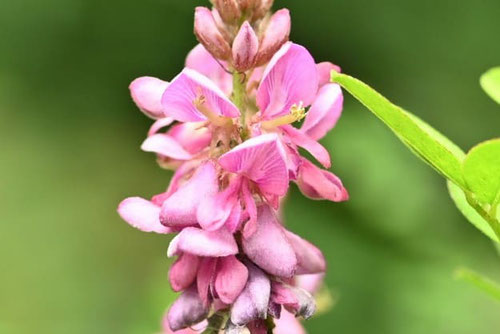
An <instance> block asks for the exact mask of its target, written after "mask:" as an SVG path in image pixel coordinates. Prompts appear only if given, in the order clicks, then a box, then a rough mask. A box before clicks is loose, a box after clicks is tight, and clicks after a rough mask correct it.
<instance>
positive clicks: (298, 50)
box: [257, 42, 318, 120]
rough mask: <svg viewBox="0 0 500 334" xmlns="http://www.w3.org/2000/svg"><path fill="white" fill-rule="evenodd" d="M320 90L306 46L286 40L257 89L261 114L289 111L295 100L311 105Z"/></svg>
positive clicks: (313, 64)
mask: <svg viewBox="0 0 500 334" xmlns="http://www.w3.org/2000/svg"><path fill="white" fill-rule="evenodd" d="M317 91H318V73H317V71H316V64H315V63H314V59H313V57H312V56H311V54H310V53H309V51H307V49H305V48H304V47H303V46H300V45H298V44H293V43H290V42H289V43H286V44H285V45H283V47H282V48H281V49H280V50H279V51H278V52H277V53H276V54H275V55H274V56H273V58H272V59H271V61H270V63H269V65H268V66H267V68H266V71H265V72H264V78H263V79H262V82H261V84H260V86H259V89H258V91H257V105H258V107H259V109H260V110H261V111H262V118H263V119H265V120H267V119H272V118H275V117H278V116H283V115H286V114H288V113H290V109H291V107H292V106H293V105H294V104H297V105H299V104H300V103H302V104H303V105H304V106H309V105H310V104H311V103H312V102H313V100H314V97H315V96H316V93H317Z"/></svg>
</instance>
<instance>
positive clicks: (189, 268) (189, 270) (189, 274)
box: [168, 253, 200, 292]
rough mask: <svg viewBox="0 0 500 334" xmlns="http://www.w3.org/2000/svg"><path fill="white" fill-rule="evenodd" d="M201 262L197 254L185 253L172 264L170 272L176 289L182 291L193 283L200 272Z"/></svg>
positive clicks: (171, 282) (170, 277)
mask: <svg viewBox="0 0 500 334" xmlns="http://www.w3.org/2000/svg"><path fill="white" fill-rule="evenodd" d="M199 262H200V260H199V258H198V257H197V256H194V255H191V254H188V253H183V254H181V255H179V258H178V259H177V260H176V261H175V262H174V264H172V266H171V267H170V271H169V273H168V277H169V281H170V285H171V286H172V290H174V291H177V292H178V291H182V290H185V289H187V288H188V287H190V286H191V284H193V282H194V280H195V279H196V274H197V272H198V263H199Z"/></svg>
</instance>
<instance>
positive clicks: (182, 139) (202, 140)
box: [167, 123, 212, 154]
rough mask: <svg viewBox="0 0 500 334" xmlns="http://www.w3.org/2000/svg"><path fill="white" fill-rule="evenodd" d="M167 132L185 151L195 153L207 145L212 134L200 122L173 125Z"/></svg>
mask: <svg viewBox="0 0 500 334" xmlns="http://www.w3.org/2000/svg"><path fill="white" fill-rule="evenodd" d="M167 134H168V135H169V136H171V137H172V138H174V139H175V140H176V141H177V142H178V143H179V144H180V145H181V146H182V147H183V148H184V149H185V150H186V151H188V152H189V153H191V154H196V153H199V152H200V151H202V150H203V149H205V148H206V147H208V145H210V141H211V139H212V134H211V132H210V131H209V130H208V128H207V127H205V126H202V123H181V124H177V125H174V126H172V127H171V128H170V130H168V132H167Z"/></svg>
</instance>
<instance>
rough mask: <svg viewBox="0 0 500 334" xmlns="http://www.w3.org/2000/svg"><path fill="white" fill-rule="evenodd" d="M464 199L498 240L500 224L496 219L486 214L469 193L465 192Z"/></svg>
mask: <svg viewBox="0 0 500 334" xmlns="http://www.w3.org/2000/svg"><path fill="white" fill-rule="evenodd" d="M464 192H465V197H466V198H467V202H468V203H469V204H470V206H472V207H473V208H474V210H476V212H477V213H479V215H480V216H481V217H483V219H484V220H486V222H487V223H488V224H489V225H490V227H491V229H492V230H493V232H495V234H496V236H497V237H498V239H499V240H500V222H499V221H498V220H497V219H496V217H494V216H492V215H491V214H490V213H489V212H487V211H486V210H485V209H484V208H483V207H482V206H481V204H480V203H479V202H478V201H476V199H475V198H473V197H472V195H471V193H470V192H468V191H465V190H464Z"/></svg>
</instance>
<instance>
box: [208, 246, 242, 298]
mask: <svg viewBox="0 0 500 334" xmlns="http://www.w3.org/2000/svg"><path fill="white" fill-rule="evenodd" d="M247 279H248V269H247V267H246V266H245V265H244V264H243V263H241V262H240V261H238V260H237V259H236V257H235V256H233V255H231V256H227V257H223V258H220V259H219V263H218V265H217V277H216V278H215V291H216V292H217V295H218V296H219V298H220V300H222V302H224V303H226V304H232V303H233V302H234V301H235V300H236V298H237V297H238V296H239V295H240V293H241V291H242V290H243V288H244V287H245V285H246V283H247Z"/></svg>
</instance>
